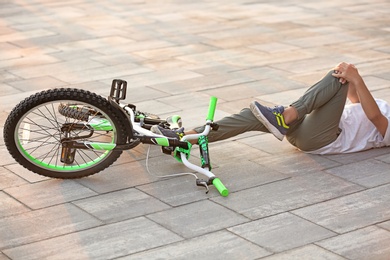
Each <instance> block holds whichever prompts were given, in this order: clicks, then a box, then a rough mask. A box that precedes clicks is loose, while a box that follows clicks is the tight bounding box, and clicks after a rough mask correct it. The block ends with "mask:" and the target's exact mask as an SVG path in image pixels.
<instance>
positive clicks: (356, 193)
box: [0, 0, 390, 260]
mask: <svg viewBox="0 0 390 260" xmlns="http://www.w3.org/2000/svg"><path fill="white" fill-rule="evenodd" d="M389 43H390V2H389V1H388V0H371V1H366V0H364V1H363V0H344V1H334V0H327V1H304V0H285V1H271V0H245V1H244V0H232V1H223V0H207V1H205V0H200V1H188V0H171V1H170V0H166V1H163V0H129V1H125V0H112V1H107V0H103V1H95V0H70V1H54V0H42V1H33V0H25V1H21V0H15V1H10V0H0V54H1V55H0V89H1V92H0V104H1V105H0V127H1V134H0V135H1V139H0V151H1V152H2V153H1V154H2V156H1V159H0V260H4V259H13V260H19V259H40V260H41V259H212V260H215V259H224V260H227V259H240V260H242V259H266V260H271V259H370V260H371V259H390V156H389V153H390V149H387V148H384V149H377V150H370V151H367V152H361V153H355V154H348V155H333V156H315V155H307V154H304V153H301V152H299V151H297V150H295V149H294V148H293V147H292V146H291V145H289V144H288V143H287V142H286V141H283V142H279V141H278V140H276V139H275V138H274V137H273V136H271V135H267V134H258V133H248V134H244V135H241V136H238V137H236V138H234V139H231V140H229V141H222V142H219V143H213V144H211V145H210V153H211V159H212V162H213V163H214V165H215V169H214V172H215V174H216V175H218V176H219V177H220V178H221V179H222V180H223V182H224V183H225V184H226V186H227V187H228V188H229V189H230V191H231V193H230V195H229V197H227V198H223V197H221V196H219V194H217V192H216V191H215V189H214V188H213V187H211V191H210V193H209V194H205V190H204V189H202V188H199V187H196V186H195V181H194V178H193V177H179V178H174V179H169V180H160V179H158V178H157V177H156V176H155V175H164V174H170V173H174V172H176V173H177V172H183V171H187V169H186V168H185V167H184V166H182V165H180V164H179V163H177V162H176V161H175V160H174V159H171V158H170V157H169V156H166V155H163V154H161V153H160V152H159V149H157V148H154V149H152V151H151V156H150V158H149V162H148V163H149V169H150V171H151V172H152V174H149V173H148V172H147V170H146V166H145V164H146V154H147V146H138V147H137V148H135V149H134V150H130V151H125V152H124V153H123V154H122V156H121V157H120V159H119V160H118V161H117V162H116V163H115V164H114V165H113V166H111V167H109V168H108V169H106V170H105V171H103V172H101V173H99V174H96V175H94V176H91V177H89V178H84V179H80V180H55V179H49V178H44V177H41V176H39V175H36V174H33V173H32V172H29V171H27V170H25V169H24V168H23V167H21V166H19V165H18V164H16V163H15V161H14V160H13V159H12V158H11V156H10V155H9V153H8V152H7V150H6V148H5V146H4V141H3V138H2V135H3V134H2V130H3V125H4V122H5V120H6V117H7V115H8V114H9V112H10V111H11V109H12V108H13V107H14V106H15V105H16V104H17V103H18V102H20V101H21V100H22V99H23V98H25V97H27V96H29V95H31V94H33V93H35V92H37V91H40V90H43V89H49V88H57V87H68V86H71V87H78V88H83V89H88V90H90V91H93V92H96V93H98V94H101V95H107V94H108V92H109V88H110V84H111V80H112V79H114V78H121V79H124V80H127V81H128V82H129V91H128V95H127V101H129V102H133V103H135V104H137V105H138V108H139V109H140V110H146V111H148V112H154V113H157V114H159V115H162V116H168V115H171V114H177V113H178V114H180V115H181V116H182V118H183V120H184V125H185V126H186V127H187V128H191V127H193V126H196V125H198V124H201V123H203V122H204V118H205V114H206V112H207V111H206V109H207V104H208V100H209V97H210V96H211V95H215V96H217V97H218V98H219V103H218V107H217V112H216V117H217V118H221V117H223V116H225V115H228V114H230V113H234V112H238V111H239V109H241V108H242V107H246V106H248V104H249V102H250V101H252V100H260V101H262V102H265V101H266V102H269V103H270V104H271V103H272V104H277V103H282V104H285V105H288V103H289V101H290V100H292V99H294V98H296V97H298V96H299V95H300V94H301V93H302V92H303V91H304V90H305V89H306V88H307V87H308V86H309V85H311V84H312V83H314V82H315V81H316V80H318V79H319V78H320V77H321V76H322V75H323V74H324V73H325V72H326V71H327V70H328V69H330V68H331V67H332V66H334V65H336V64H337V63H338V62H340V61H346V62H350V63H354V64H356V65H357V66H358V67H359V69H360V71H361V73H362V74H363V75H364V78H365V80H366V82H367V85H368V86H369V88H370V89H371V90H372V91H373V93H374V95H375V96H376V97H380V98H383V99H385V100H387V101H389V102H390V73H389V72H390V44H389ZM195 159H196V158H195Z"/></svg>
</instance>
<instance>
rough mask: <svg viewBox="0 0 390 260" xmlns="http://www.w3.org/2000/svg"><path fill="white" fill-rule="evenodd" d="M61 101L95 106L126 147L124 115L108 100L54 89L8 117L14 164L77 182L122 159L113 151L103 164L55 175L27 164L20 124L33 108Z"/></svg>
mask: <svg viewBox="0 0 390 260" xmlns="http://www.w3.org/2000/svg"><path fill="white" fill-rule="evenodd" d="M60 100H75V101H79V102H83V103H86V104H91V105H92V106H94V107H97V108H98V109H100V110H102V111H104V113H105V114H106V115H108V116H109V117H110V119H111V121H112V122H113V124H114V125H115V128H116V130H117V131H116V134H117V136H116V138H117V139H116V143H117V144H124V143H126V139H127V133H126V131H125V129H126V127H125V126H124V122H126V121H125V120H124V115H123V114H121V113H120V111H117V110H116V109H115V108H114V107H112V106H111V105H110V103H109V102H108V101H107V100H106V99H104V98H103V97H101V96H99V95H97V94H95V93H92V92H90V91H86V90H82V89H75V88H60V89H51V90H45V91H41V92H39V93H36V94H34V95H32V96H30V97H27V98H26V99H24V100H23V101H21V102H20V103H19V104H18V105H17V106H16V107H15V108H14V109H13V110H12V111H11V113H10V114H9V116H8V117H7V120H6V122H5V124H4V132H3V136H4V142H5V145H6V147H7V149H8V151H9V153H10V154H11V156H12V157H13V158H14V159H15V161H16V162H18V163H19V164H20V165H22V166H23V167H25V168H26V169H28V170H30V171H32V172H35V173H37V174H39V175H43V176H47V177H52V178H59V179H75V178H82V177H86V176H90V175H93V174H95V173H98V172H100V171H102V170H104V169H106V168H107V167H109V166H110V165H111V164H113V163H114V162H115V161H116V160H117V159H118V157H119V156H120V155H121V153H122V151H111V152H110V154H109V155H107V157H105V158H104V160H102V161H100V162H99V163H97V164H94V165H93V166H92V167H90V168H86V169H80V170H79V171H78V170H76V171H71V172H70V171H67V172H61V171H53V170H48V169H45V168H42V167H39V166H37V165H36V164H34V163H33V162H31V161H30V160H28V159H27V158H26V157H25V156H23V154H21V152H20V151H19V149H18V146H17V143H16V140H15V131H16V127H17V125H18V122H19V121H20V120H21V119H22V118H23V116H24V115H25V114H26V113H28V112H29V111H30V110H31V109H33V108H34V107H38V106H40V105H42V104H45V103H48V102H53V101H60Z"/></svg>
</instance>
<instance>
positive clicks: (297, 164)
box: [253, 139, 340, 176]
mask: <svg viewBox="0 0 390 260" xmlns="http://www.w3.org/2000/svg"><path fill="white" fill-rule="evenodd" d="M274 142H276V143H277V142H278V140H276V139H275V140H274ZM285 149H287V148H285ZM291 149H292V150H293V151H294V152H289V153H288V154H285V155H283V163H281V161H280V157H279V156H269V157H266V156H263V157H259V158H258V159H255V160H253V161H254V162H255V163H258V164H259V165H262V166H265V167H269V168H272V169H274V170H277V171H278V172H281V173H284V174H288V175H290V176H296V175H303V174H307V173H312V172H319V171H323V170H326V169H329V168H332V167H336V166H339V165H340V164H339V163H336V162H334V161H332V160H329V159H327V158H326V157H322V156H318V155H312V154H306V153H302V152H298V151H297V150H296V149H294V147H291ZM275 154H276V155H277V154H280V153H276V152H275Z"/></svg>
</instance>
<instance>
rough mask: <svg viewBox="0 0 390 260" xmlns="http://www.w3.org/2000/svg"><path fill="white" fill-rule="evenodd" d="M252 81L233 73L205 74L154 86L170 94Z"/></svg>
mask: <svg viewBox="0 0 390 260" xmlns="http://www.w3.org/2000/svg"><path fill="white" fill-rule="evenodd" d="M251 81H254V80H253V79H251V78H244V77H242V76H241V77H238V76H234V75H232V74H231V75H225V74H224V75H218V74H213V75H206V76H203V77H198V78H196V79H188V80H180V81H175V82H168V83H164V84H158V85H155V86H154V87H155V88H157V89H159V90H161V91H165V92H167V93H170V94H172V95H178V94H184V93H188V92H189V91H201V90H205V89H209V88H218V87H223V86H229V85H236V84H239V83H244V82H251Z"/></svg>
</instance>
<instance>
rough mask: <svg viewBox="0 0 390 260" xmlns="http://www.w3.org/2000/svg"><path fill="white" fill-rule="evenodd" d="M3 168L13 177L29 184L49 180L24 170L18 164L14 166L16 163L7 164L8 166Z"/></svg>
mask: <svg viewBox="0 0 390 260" xmlns="http://www.w3.org/2000/svg"><path fill="white" fill-rule="evenodd" d="M4 168H6V169H7V170H9V171H11V172H13V173H14V174H15V175H17V176H19V177H21V178H23V179H24V180H26V181H28V182H29V183H35V182H40V181H44V180H48V179H49V177H45V176H42V175H39V174H37V173H34V172H32V171H29V170H27V169H26V168H24V167H23V166H21V165H20V164H16V163H14V164H9V165H7V166H5V167H4Z"/></svg>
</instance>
